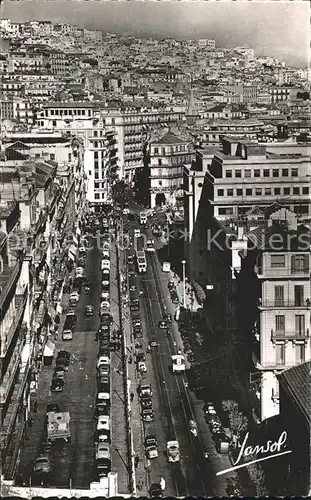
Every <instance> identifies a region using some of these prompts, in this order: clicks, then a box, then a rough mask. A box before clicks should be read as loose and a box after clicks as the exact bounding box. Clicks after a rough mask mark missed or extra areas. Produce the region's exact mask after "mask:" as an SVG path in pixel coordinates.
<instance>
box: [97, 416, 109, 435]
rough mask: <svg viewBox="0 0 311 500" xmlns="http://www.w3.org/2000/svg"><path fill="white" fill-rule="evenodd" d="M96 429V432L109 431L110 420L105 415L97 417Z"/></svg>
mask: <svg viewBox="0 0 311 500" xmlns="http://www.w3.org/2000/svg"><path fill="white" fill-rule="evenodd" d="M96 429H97V430H98V431H100V430H102V429H103V430H106V431H109V430H110V418H109V417H108V416H107V415H99V417H98V420H97V426H96Z"/></svg>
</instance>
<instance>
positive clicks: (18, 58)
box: [8, 52, 47, 74]
mask: <svg viewBox="0 0 311 500" xmlns="http://www.w3.org/2000/svg"><path fill="white" fill-rule="evenodd" d="M46 64H47V57H46V54H43V53H28V52H10V54H9V56H8V72H10V73H14V74H15V73H19V72H21V73H33V72H39V73H41V72H42V71H44V72H45V71H46Z"/></svg>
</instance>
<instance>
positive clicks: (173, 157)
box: [149, 131, 192, 208]
mask: <svg viewBox="0 0 311 500" xmlns="http://www.w3.org/2000/svg"><path fill="white" fill-rule="evenodd" d="M149 155H150V164H149V168H150V206H151V208H154V207H155V206H157V205H163V204H166V205H172V206H176V205H178V206H179V207H180V206H182V205H183V196H184V193H183V171H184V165H187V164H189V165H190V164H191V161H192V145H191V143H190V139H189V137H188V139H185V138H181V137H178V136H177V135H175V134H174V133H172V132H170V131H169V132H166V133H165V134H164V135H162V137H160V138H153V137H152V136H151V140H150V147H149Z"/></svg>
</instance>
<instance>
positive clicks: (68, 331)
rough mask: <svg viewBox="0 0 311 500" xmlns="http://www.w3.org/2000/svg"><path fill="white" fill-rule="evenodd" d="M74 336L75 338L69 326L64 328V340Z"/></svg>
mask: <svg viewBox="0 0 311 500" xmlns="http://www.w3.org/2000/svg"><path fill="white" fill-rule="evenodd" d="M72 338H73V335H72V330H71V329H69V328H66V329H64V330H63V333H62V339H63V340H72Z"/></svg>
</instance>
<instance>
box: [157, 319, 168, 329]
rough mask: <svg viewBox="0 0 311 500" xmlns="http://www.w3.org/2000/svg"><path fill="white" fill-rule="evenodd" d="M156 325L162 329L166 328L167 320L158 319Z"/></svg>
mask: <svg viewBox="0 0 311 500" xmlns="http://www.w3.org/2000/svg"><path fill="white" fill-rule="evenodd" d="M158 326H159V328H161V329H162V330H163V329H164V330H165V329H166V328H167V321H166V320H165V319H160V321H159V323H158Z"/></svg>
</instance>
